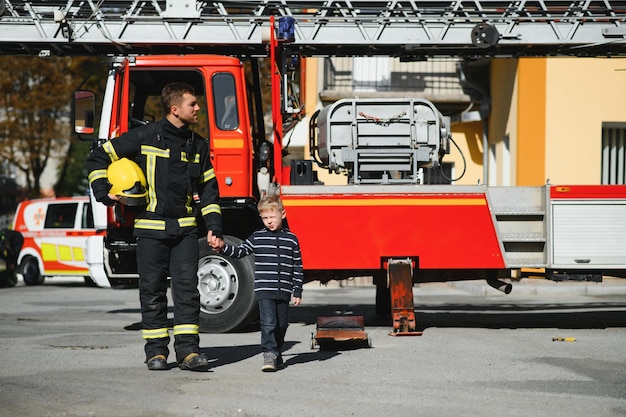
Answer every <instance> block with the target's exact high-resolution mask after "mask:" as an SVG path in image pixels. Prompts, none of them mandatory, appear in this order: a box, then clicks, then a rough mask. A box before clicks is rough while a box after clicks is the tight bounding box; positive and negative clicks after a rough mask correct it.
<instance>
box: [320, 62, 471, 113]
mask: <svg viewBox="0 0 626 417" xmlns="http://www.w3.org/2000/svg"><path fill="white" fill-rule="evenodd" d="M458 63H459V59H458V58H431V59H429V60H427V61H418V62H399V60H398V59H396V58H390V57H366V58H361V57H359V58H350V57H348V58H344V57H332V58H324V79H323V89H322V90H323V91H322V94H321V97H322V101H333V100H337V99H339V98H342V97H350V96H360V97H365V96H377V97H381V96H392V95H401V96H409V95H410V96H415V97H421V98H426V99H428V100H431V101H433V102H435V103H437V102H459V103H460V104H461V105H462V104H463V103H470V101H471V100H470V98H469V96H468V95H467V94H466V93H465V92H464V91H463V88H462V86H461V82H460V78H459V72H458V70H457V67H458Z"/></svg>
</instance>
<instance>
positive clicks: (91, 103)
mask: <svg viewBox="0 0 626 417" xmlns="http://www.w3.org/2000/svg"><path fill="white" fill-rule="evenodd" d="M95 113H96V95H95V93H94V92H93V91H88V90H76V91H74V114H73V118H74V132H75V133H77V134H79V135H91V134H93V133H94V132H95V131H96V126H95V122H94V115H95Z"/></svg>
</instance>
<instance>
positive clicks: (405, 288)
mask: <svg viewBox="0 0 626 417" xmlns="http://www.w3.org/2000/svg"><path fill="white" fill-rule="evenodd" d="M412 271H413V265H412V262H411V260H410V259H389V261H388V263H387V276H388V281H389V291H390V293H391V317H392V319H393V331H392V332H391V333H389V335H390V336H421V335H422V332H419V331H417V330H416V325H415V303H414V302H413V274H412Z"/></svg>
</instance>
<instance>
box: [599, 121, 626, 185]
mask: <svg viewBox="0 0 626 417" xmlns="http://www.w3.org/2000/svg"><path fill="white" fill-rule="evenodd" d="M625 142H626V123H602V182H601V183H602V184H626V168H625V161H626V143H625Z"/></svg>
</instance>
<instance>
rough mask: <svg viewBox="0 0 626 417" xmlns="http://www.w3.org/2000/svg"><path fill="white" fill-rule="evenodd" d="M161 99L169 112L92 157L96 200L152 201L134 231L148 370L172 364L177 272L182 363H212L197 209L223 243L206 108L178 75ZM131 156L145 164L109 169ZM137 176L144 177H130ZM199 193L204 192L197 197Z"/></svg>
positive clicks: (177, 342) (177, 345)
mask: <svg viewBox="0 0 626 417" xmlns="http://www.w3.org/2000/svg"><path fill="white" fill-rule="evenodd" d="M161 104H162V106H163V111H164V114H165V116H164V118H163V119H161V120H159V121H157V122H155V123H150V124H147V125H145V126H140V127H138V128H136V129H133V130H131V131H129V132H128V133H125V134H124V135H122V136H120V137H118V138H114V139H112V140H110V141H108V142H105V143H104V144H103V145H102V146H100V147H98V148H96V149H94V150H93V152H92V153H91V154H90V155H89V157H88V159H87V169H88V171H89V183H90V185H91V188H92V190H93V194H94V197H95V198H96V200H98V201H99V202H102V203H104V204H105V205H107V206H112V205H114V204H115V203H116V202H121V203H124V204H128V205H137V204H138V203H145V206H143V207H140V208H139V214H137V216H136V219H135V223H134V236H135V237H136V239H137V267H138V272H139V298H140V302H141V315H142V324H143V332H142V335H143V338H144V339H145V354H146V361H145V363H146V364H147V366H148V369H150V370H165V369H169V367H168V363H167V357H168V354H169V349H168V345H169V342H170V335H169V328H168V321H167V294H166V293H167V277H168V276H170V277H171V286H172V297H173V303H174V323H173V324H174V326H173V335H174V350H175V352H176V361H177V363H178V367H179V368H180V369H184V370H206V368H207V367H208V359H207V358H206V357H205V356H203V355H201V354H200V353H199V340H200V337H199V314H200V295H199V292H198V288H197V286H198V277H197V270H198V227H197V223H196V214H197V212H198V211H199V212H200V214H201V216H202V218H203V219H204V222H205V225H206V228H207V231H208V232H207V241H208V243H209V245H211V246H212V247H218V248H221V247H223V245H224V242H223V239H222V218H221V209H220V206H219V190H218V185H217V180H216V178H215V172H214V170H213V166H212V164H211V161H210V156H209V147H208V142H207V141H206V140H204V139H203V138H201V137H200V136H199V135H197V134H196V133H195V132H194V131H193V129H192V126H193V125H194V124H195V123H197V121H198V110H199V109H200V107H199V105H198V103H197V100H196V97H195V92H194V89H193V87H192V86H190V85H188V84H186V83H178V82H176V83H170V84H167V85H166V86H165V87H164V88H163V90H162V91H161ZM124 157H126V158H127V159H128V160H132V161H135V162H136V163H137V165H139V166H140V167H141V170H134V169H133V166H132V165H133V164H132V163H131V164H130V165H129V164H128V163H126V162H124V163H123V164H122V165H120V166H119V167H116V168H115V169H107V168H108V167H109V166H110V165H111V164H113V163H117V162H118V161H119V160H120V159H122V158H124ZM132 161H131V162H132ZM142 174H145V178H142ZM133 176H135V177H136V180H135V181H132V180H131V181H130V182H129V177H130V178H131V179H132V177H133ZM121 183H123V184H126V185H121V186H120V184H121ZM129 184H130V185H129ZM144 184H145V185H146V188H147V190H144V189H143V187H142V186H143V185H144ZM126 187H129V188H126ZM146 194H147V198H146ZM194 195H197V197H198V198H199V203H197V204H196V203H194ZM133 197H136V199H135V200H134V201H133Z"/></svg>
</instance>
